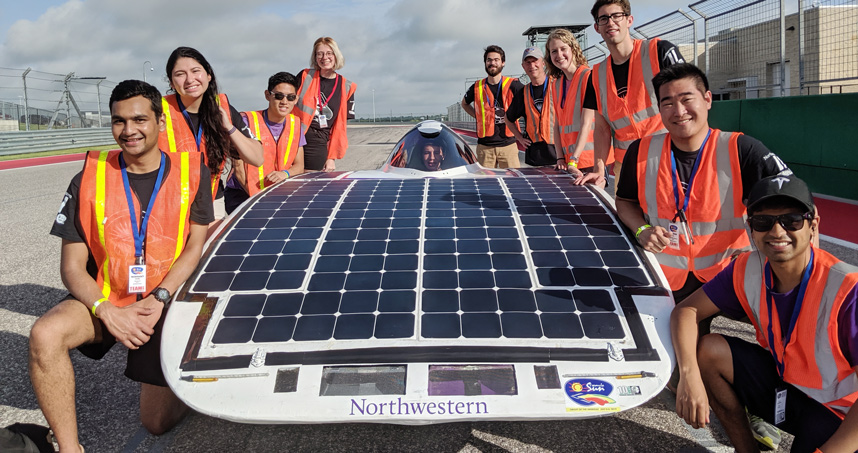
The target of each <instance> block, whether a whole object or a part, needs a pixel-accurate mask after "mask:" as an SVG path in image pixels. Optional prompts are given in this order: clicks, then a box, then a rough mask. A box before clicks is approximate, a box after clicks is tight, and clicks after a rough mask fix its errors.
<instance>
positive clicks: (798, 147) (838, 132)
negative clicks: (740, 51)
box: [709, 93, 858, 200]
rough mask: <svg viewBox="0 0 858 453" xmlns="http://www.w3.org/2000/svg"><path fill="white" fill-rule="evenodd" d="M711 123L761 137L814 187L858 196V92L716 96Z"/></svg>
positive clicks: (825, 192)
mask: <svg viewBox="0 0 858 453" xmlns="http://www.w3.org/2000/svg"><path fill="white" fill-rule="evenodd" d="M709 123H710V124H711V125H712V127H716V128H718V129H721V130H726V131H740V132H744V133H745V134H747V135H750V136H752V137H754V138H756V139H758V140H760V141H762V142H763V143H764V144H765V145H766V146H767V147H768V148H769V149H770V150H772V151H774V152H775V153H776V154H777V155H779V156H780V157H781V159H783V160H784V161H785V162H786V163H787V165H789V167H790V168H791V169H792V170H793V171H794V172H795V173H796V175H798V176H799V177H800V178H802V179H804V180H805V181H807V183H808V185H809V186H810V188H811V190H812V191H814V192H815V193H821V194H825V195H831V196H835V197H841V198H847V199H850V200H858V93H850V94H830V95H820V96H792V97H784V98H766V99H743V100H738V101H718V102H715V103H713V104H712V110H711V111H710V114H709Z"/></svg>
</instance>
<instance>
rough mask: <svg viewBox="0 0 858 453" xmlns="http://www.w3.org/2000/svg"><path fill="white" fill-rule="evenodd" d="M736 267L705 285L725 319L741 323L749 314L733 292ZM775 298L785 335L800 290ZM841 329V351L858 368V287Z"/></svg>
mask: <svg viewBox="0 0 858 453" xmlns="http://www.w3.org/2000/svg"><path fill="white" fill-rule="evenodd" d="M734 263H735V261H734V262H732V263H730V265H728V266H727V267H726V268H724V270H723V271H721V272H720V273H718V275H716V276H715V278H713V279H712V280H709V281H708V282H706V283H705V284H704V285H703V291H704V292H705V293H706V295H707V296H709V299H711V300H712V302H714V303H715V305H716V306H717V307H718V308H719V309H720V310H721V311H722V312H723V313H724V315H726V316H727V317H729V318H733V319H740V318H742V317H744V316H745V315H746V313H745V309H744V308H742V303H741V302H739V297H738V296H737V295H736V291H735V289H733V268H734V266H733V264H734ZM772 297H773V298H774V300H775V308H777V310H778V319H779V320H780V322H781V332H786V330H787V329H788V328H789V321H790V318H791V317H792V310H793V308H794V307H795V302H796V299H797V297H798V287H795V288H793V289H792V290H790V291H789V292H787V293H776V292H774V291H773V292H772ZM837 325H838V326H839V328H838V332H837V338H838V341H839V342H840V349H841V350H842V351H843V355H845V356H846V360H847V361H849V366H851V367H853V368H854V367H855V365H856V361H855V359H856V358H858V285H856V286H855V287H853V288H852V290H851V291H849V294H847V295H846V300H845V301H844V302H843V305H841V306H840V313H838V314H837Z"/></svg>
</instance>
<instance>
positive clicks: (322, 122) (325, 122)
mask: <svg viewBox="0 0 858 453" xmlns="http://www.w3.org/2000/svg"><path fill="white" fill-rule="evenodd" d="M316 119H318V120H319V127H321V128H326V127H328V117H326V116H325V115H316Z"/></svg>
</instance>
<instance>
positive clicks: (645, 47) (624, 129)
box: [593, 38, 667, 162]
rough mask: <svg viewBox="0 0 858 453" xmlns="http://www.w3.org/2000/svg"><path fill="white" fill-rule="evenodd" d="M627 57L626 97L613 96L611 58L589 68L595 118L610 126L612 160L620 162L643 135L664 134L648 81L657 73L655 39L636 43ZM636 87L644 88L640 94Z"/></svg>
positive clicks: (654, 95) (658, 67)
mask: <svg viewBox="0 0 858 453" xmlns="http://www.w3.org/2000/svg"><path fill="white" fill-rule="evenodd" d="M634 43H635V47H634V50H633V51H632V54H631V56H630V57H629V71H628V80H627V82H626V86H627V89H626V96H625V97H624V98H620V97H619V96H618V95H617V86H616V83H615V81H614V75H613V71H611V69H610V68H611V64H612V61H613V60H612V58H611V57H610V56H609V57H608V58H607V60H605V61H602V62H600V63H598V64H596V66H595V67H594V68H593V71H595V72H596V77H594V78H593V88H595V90H596V98H597V104H598V111H599V114H600V115H602V116H603V117H604V118H605V121H607V122H608V124H610V125H611V129H612V130H613V132H614V140H613V144H614V157H615V158H616V160H618V161H620V162H622V161H623V157H624V156H625V154H626V150H627V149H629V146H631V144H632V142H634V141H635V140H637V139H639V138H643V137H646V136H647V135H652V134H659V133H665V132H667V130H666V129H665V128H664V124H662V122H661V116H660V115H659V112H658V98H657V93H655V90H654V89H653V85H652V78H653V77H655V75H656V74H658V73H659V71H661V65H660V64H659V61H658V38H654V39H650V40H647V41H642V40H639V39H636V40H635V41H634ZM639 87H644V90H643V91H641V90H640V89H639Z"/></svg>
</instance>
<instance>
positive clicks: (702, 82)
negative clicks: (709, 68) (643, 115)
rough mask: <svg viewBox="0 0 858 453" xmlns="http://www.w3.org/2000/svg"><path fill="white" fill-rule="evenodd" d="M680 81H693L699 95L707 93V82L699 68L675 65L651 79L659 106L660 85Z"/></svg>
mask: <svg viewBox="0 0 858 453" xmlns="http://www.w3.org/2000/svg"><path fill="white" fill-rule="evenodd" d="M682 79H691V80H692V81H694V86H695V87H697V89H698V90H699V91H700V93H701V94H706V92H707V91H709V80H708V79H707V78H706V74H705V73H703V71H701V70H700V68H698V67H697V66H694V65H693V64H691V63H679V64H675V65H672V66H668V67H666V68H664V69H662V70H661V72H659V73H658V74H656V75H655V77H653V78H652V87H653V89H654V90H655V94H656V97H657V98H658V103H659V104H661V87H662V85H665V84H668V83H670V82H673V81H676V80H682Z"/></svg>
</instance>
